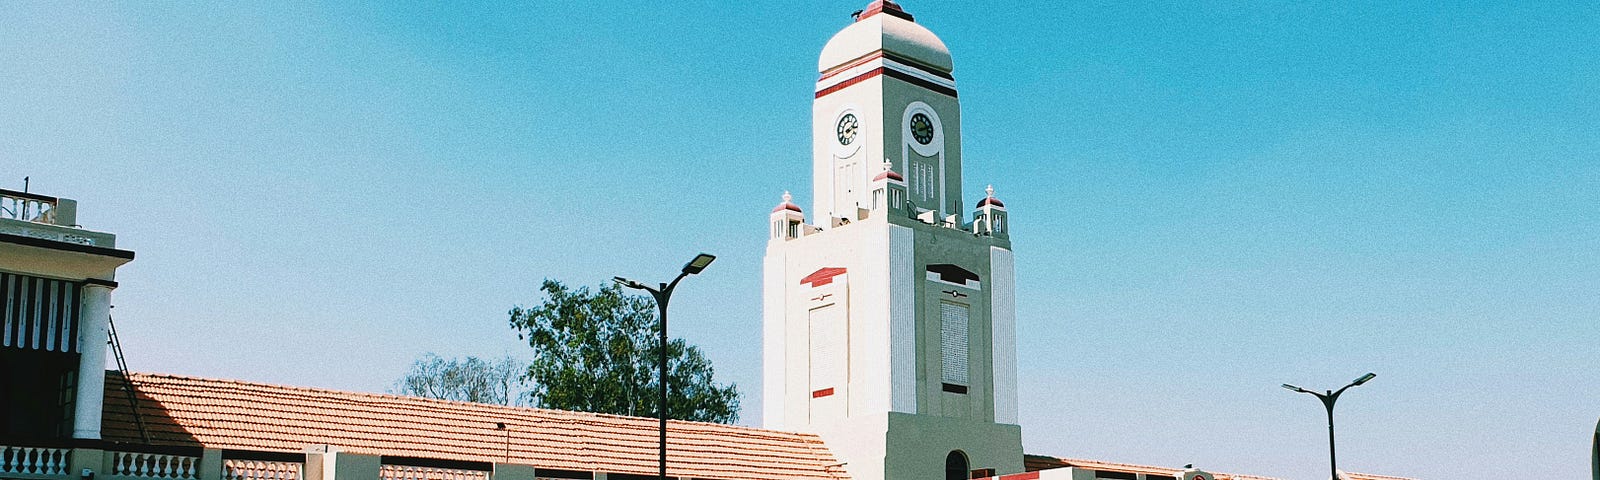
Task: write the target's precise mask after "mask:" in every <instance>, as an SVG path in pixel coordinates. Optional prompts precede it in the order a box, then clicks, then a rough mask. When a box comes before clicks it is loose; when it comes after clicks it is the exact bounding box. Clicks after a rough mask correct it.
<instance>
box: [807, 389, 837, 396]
mask: <svg viewBox="0 0 1600 480" xmlns="http://www.w3.org/2000/svg"><path fill="white" fill-rule="evenodd" d="M829 395H833V387H828V388H824V389H822V390H817V391H815V392H811V398H822V397H826V396H829Z"/></svg>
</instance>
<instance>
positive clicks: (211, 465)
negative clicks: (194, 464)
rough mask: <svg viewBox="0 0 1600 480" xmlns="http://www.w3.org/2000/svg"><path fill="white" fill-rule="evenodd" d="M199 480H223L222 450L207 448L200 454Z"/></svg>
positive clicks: (197, 476)
mask: <svg viewBox="0 0 1600 480" xmlns="http://www.w3.org/2000/svg"><path fill="white" fill-rule="evenodd" d="M199 473H200V474H199V475H196V478H199V480H223V478H222V473H223V472H222V450H220V449H215V448H207V449H205V450H202V451H201V452H200V472H199Z"/></svg>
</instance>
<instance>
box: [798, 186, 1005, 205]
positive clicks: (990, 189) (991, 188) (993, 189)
mask: <svg viewBox="0 0 1600 480" xmlns="http://www.w3.org/2000/svg"><path fill="white" fill-rule="evenodd" d="M990 190H994V189H992V188H991V189H990ZM791 200H794V195H790V194H789V191H788V190H784V191H783V203H789V201H791Z"/></svg>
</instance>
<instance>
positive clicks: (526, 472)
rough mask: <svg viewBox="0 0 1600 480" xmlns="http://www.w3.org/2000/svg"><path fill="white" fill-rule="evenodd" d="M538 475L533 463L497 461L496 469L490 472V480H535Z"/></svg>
mask: <svg viewBox="0 0 1600 480" xmlns="http://www.w3.org/2000/svg"><path fill="white" fill-rule="evenodd" d="M537 476H538V475H537V472H534V468H533V466H532V465H512V464H509V463H495V464H494V471H493V472H491V473H490V474H489V480H534V478H536V477H537Z"/></svg>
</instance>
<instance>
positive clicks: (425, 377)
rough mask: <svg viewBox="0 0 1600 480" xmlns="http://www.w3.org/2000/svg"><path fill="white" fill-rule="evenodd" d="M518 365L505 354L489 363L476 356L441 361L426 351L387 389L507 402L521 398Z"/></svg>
mask: <svg viewBox="0 0 1600 480" xmlns="http://www.w3.org/2000/svg"><path fill="white" fill-rule="evenodd" d="M520 370H521V368H520V367H518V366H517V361H516V359H513V358H511V357H509V356H507V357H505V358H502V359H500V360H497V361H494V362H489V361H486V360H483V359H480V358H478V357H467V358H466V359H462V360H457V359H454V358H452V359H449V360H445V359H443V358H439V356H438V355H434V354H432V353H429V354H427V355H424V356H423V357H422V358H420V359H417V361H416V362H412V364H411V370H410V371H408V372H406V376H405V377H404V378H401V379H400V382H399V383H398V384H396V385H395V387H394V388H393V389H392V390H391V391H392V392H393V393H396V394H400V395H411V396H415V397H424V398H436V399H440V400H456V401H461V402H477V403H496V404H500V405H511V404H512V403H511V402H513V401H516V400H519V399H520V398H521V397H522V393H521V390H522V387H523V381H522V375H521V372H520Z"/></svg>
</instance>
